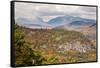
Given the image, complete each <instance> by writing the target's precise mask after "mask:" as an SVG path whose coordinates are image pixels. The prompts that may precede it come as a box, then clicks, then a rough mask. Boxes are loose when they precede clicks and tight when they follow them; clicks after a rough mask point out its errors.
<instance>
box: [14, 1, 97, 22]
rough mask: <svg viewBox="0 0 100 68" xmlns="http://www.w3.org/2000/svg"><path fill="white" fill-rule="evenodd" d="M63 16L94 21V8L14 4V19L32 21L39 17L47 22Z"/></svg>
mask: <svg viewBox="0 0 100 68" xmlns="http://www.w3.org/2000/svg"><path fill="white" fill-rule="evenodd" d="M63 15H71V16H78V17H82V18H89V19H96V7H87V6H74V5H72V6H71V5H57V4H56V5H55V4H40V3H23V2H15V19H17V18H28V19H31V20H34V19H37V18H38V17H40V18H42V19H43V20H44V21H49V20H50V19H52V18H54V17H57V16H63Z"/></svg>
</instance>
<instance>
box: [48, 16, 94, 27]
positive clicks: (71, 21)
mask: <svg viewBox="0 0 100 68" xmlns="http://www.w3.org/2000/svg"><path fill="white" fill-rule="evenodd" d="M47 23H48V24H50V25H52V26H54V27H58V26H62V25H66V24H68V25H70V26H71V25H75V26H80V25H89V24H93V23H95V20H92V19H86V18H81V17H74V16H70V15H65V16H59V17H56V18H53V19H51V20H50V21H48V22H47Z"/></svg>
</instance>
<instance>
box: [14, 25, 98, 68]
mask: <svg viewBox="0 0 100 68" xmlns="http://www.w3.org/2000/svg"><path fill="white" fill-rule="evenodd" d="M14 42H15V65H16V66H17V65H25V66H27V65H41V64H57V63H73V62H89V61H96V46H95V45H94V43H93V42H91V40H89V39H88V38H87V37H85V35H84V34H82V33H80V32H76V31H69V30H63V29H30V28H25V27H21V26H18V25H17V24H15V40H14Z"/></svg>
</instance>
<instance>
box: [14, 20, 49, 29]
mask: <svg viewBox="0 0 100 68" xmlns="http://www.w3.org/2000/svg"><path fill="white" fill-rule="evenodd" d="M16 23H17V24H18V25H19V26H23V27H27V28H37V29H40V28H43V29H44V28H51V26H50V25H49V24H47V23H45V22H44V21H43V20H42V19H41V18H37V19H36V20H29V19H26V18H18V19H17V20H16Z"/></svg>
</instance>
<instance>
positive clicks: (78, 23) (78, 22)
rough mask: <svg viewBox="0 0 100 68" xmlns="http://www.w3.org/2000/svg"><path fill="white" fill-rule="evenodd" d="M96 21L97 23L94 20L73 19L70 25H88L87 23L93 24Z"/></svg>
mask: <svg viewBox="0 0 100 68" xmlns="http://www.w3.org/2000/svg"><path fill="white" fill-rule="evenodd" d="M94 23H95V21H94V20H80V21H73V22H72V23H70V24H69V25H72V26H87V25H91V24H94Z"/></svg>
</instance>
